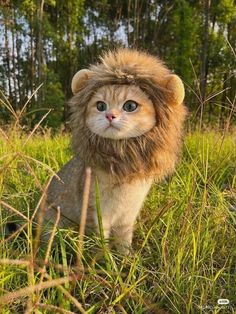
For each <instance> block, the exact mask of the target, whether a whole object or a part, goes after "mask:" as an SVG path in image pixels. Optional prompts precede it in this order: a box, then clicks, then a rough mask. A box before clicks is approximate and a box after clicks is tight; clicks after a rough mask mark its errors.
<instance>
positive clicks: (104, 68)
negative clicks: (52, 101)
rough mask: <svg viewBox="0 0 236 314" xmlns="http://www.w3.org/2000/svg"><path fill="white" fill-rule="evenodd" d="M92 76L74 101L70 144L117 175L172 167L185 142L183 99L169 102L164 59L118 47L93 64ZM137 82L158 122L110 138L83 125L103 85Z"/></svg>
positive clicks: (157, 173)
mask: <svg viewBox="0 0 236 314" xmlns="http://www.w3.org/2000/svg"><path fill="white" fill-rule="evenodd" d="M90 70H91V71H92V72H93V74H94V75H93V76H92V77H91V78H90V79H88V81H87V82H86V85H85V86H84V87H83V88H82V89H81V90H80V91H79V92H78V93H76V95H75V96H74V97H73V98H72V99H71V101H70V107H71V113H72V114H71V128H72V147H73V150H74V152H75V154H76V155H78V156H79V157H80V158H81V159H82V160H83V161H84V162H85V164H87V165H91V166H92V167H96V168H102V169H104V170H105V171H107V172H110V173H111V174H112V175H113V178H114V179H115V180H117V181H119V182H120V181H130V180H132V179H135V178H137V177H138V178H150V176H153V177H154V178H155V179H157V180H160V179H162V178H163V177H164V176H166V175H168V174H170V173H172V172H173V170H174V167H175V164H176V161H177V158H178V155H179V151H180V148H181V137H182V125H183V121H184V119H185V116H186V109H185V106H184V105H183V104H180V105H176V106H173V105H170V104H169V103H168V91H167V90H166V89H165V88H164V87H163V86H162V85H161V79H162V78H163V77H164V76H165V75H168V74H170V71H169V70H168V69H167V68H166V67H165V66H164V65H163V63H162V62H161V61H160V60H159V59H157V58H154V57H152V56H150V55H148V54H145V53H140V52H138V51H135V50H128V49H120V50H117V51H115V52H109V53H108V54H105V55H104V57H103V58H101V63H99V64H97V65H93V66H91V67H90ZM111 84H116V85H117V84H118V85H121V84H126V85H131V84H135V85H138V86H139V87H140V88H141V89H142V90H143V91H144V92H145V93H146V94H147V95H148V96H149V97H150V99H151V100H152V102H153V104H154V107H155V111H156V120H157V124H156V126H155V127H154V128H153V129H152V130H150V131H149V132H148V133H146V134H144V135H141V136H139V137H136V138H130V139H124V140H112V139H107V138H102V137H100V136H98V135H96V134H93V133H92V132H91V131H90V130H89V129H88V128H87V127H86V125H85V115H86V108H87V104H88V102H89V100H90V99H91V97H92V96H93V94H94V93H95V92H96V90H97V89H98V88H99V87H101V86H104V85H111Z"/></svg>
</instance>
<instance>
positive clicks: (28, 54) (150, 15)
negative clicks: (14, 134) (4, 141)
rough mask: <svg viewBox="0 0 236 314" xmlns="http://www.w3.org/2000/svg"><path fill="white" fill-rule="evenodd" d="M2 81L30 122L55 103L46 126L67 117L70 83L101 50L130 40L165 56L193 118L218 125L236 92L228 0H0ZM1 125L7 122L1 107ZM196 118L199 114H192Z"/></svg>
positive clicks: (233, 12)
mask: <svg viewBox="0 0 236 314" xmlns="http://www.w3.org/2000/svg"><path fill="white" fill-rule="evenodd" d="M0 4H1V8H0V87H1V90H2V91H3V93H4V94H5V95H6V96H7V97H8V99H9V101H10V103H11V104H12V106H13V108H14V110H16V111H18V112H20V110H21V109H22V108H23V106H24V104H25V103H26V101H27V100H28V98H29V97H30V96H31V95H32V94H33V93H34V91H35V90H36V88H37V87H38V86H39V85H40V84H41V83H43V86H42V87H41V88H40V89H39V91H38V92H37V93H35V94H34V95H33V97H32V99H31V101H30V106H28V107H27V114H26V115H24V119H25V122H27V123H28V125H30V126H32V125H34V124H35V123H36V122H38V121H39V120H40V119H41V118H42V117H43V116H44V115H45V114H46V113H47V111H48V110H49V109H50V108H52V109H53V110H52V112H51V113H50V114H49V115H48V117H47V119H46V121H47V122H45V123H46V124H47V125H48V126H50V127H57V126H60V125H61V124H62V123H64V122H65V121H66V118H67V116H68V108H67V105H66V101H67V100H68V98H69V97H71V90H70V82H71V78H72V77H73V74H74V73H75V72H76V71H77V70H78V69H80V68H83V67H86V66H88V65H89V64H90V63H92V62H94V61H96V60H97V57H98V55H99V54H100V53H101V51H103V50H104V49H109V48H113V47H117V46H118V45H121V46H128V47H136V48H141V49H143V50H147V51H149V52H150V53H152V54H154V55H158V56H160V57H161V58H163V59H164V60H165V62H166V63H167V65H168V66H169V67H170V68H171V69H174V70H175V72H176V73H177V74H179V75H180V76H181V77H182V79H183V80H184V82H185V84H186V89H187V97H186V103H187V105H188V107H190V109H191V111H192V112H193V113H194V116H195V117H197V118H199V119H201V120H203V121H204V122H206V123H209V122H214V123H218V124H219V126H221V127H223V126H224V124H225V123H226V122H227V119H228V117H229V115H231V113H232V110H233V107H234V102H235V92H236V69H235V60H236V58H235V55H234V51H235V50H236V4H235V1H233V0H202V1H193V0H190V1H186V0H176V1H168V0H166V1H165V0H162V1H159V0H145V1H144V0H93V1H88V0H87V1H86V0H68V1H63V0H23V1H1V2H0ZM0 121H1V123H9V122H10V115H9V111H8V110H7V108H6V107H4V106H1V107H0ZM195 121H196V119H195Z"/></svg>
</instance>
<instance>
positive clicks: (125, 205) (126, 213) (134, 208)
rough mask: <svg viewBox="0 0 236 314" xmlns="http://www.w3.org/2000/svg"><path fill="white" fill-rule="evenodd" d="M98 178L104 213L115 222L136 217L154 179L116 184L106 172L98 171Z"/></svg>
mask: <svg viewBox="0 0 236 314" xmlns="http://www.w3.org/2000/svg"><path fill="white" fill-rule="evenodd" d="M97 179H98V184H99V192H100V203H101V204H100V205H101V208H102V214H103V216H106V217H107V218H108V219H109V220H110V221H111V222H114V224H116V223H118V222H119V221H121V220H122V221H124V220H126V219H127V220H129V219H131V217H133V218H134V219H135V218H136V216H137V214H138V212H139V210H140V208H141V206H142V204H143V201H144V199H145V197H146V195H147V193H148V191H149V189H150V187H151V185H152V181H153V180H152V179H149V180H135V181H132V182H131V183H123V184H115V185H114V184H112V183H111V180H110V178H109V175H107V174H106V173H104V172H98V173H97Z"/></svg>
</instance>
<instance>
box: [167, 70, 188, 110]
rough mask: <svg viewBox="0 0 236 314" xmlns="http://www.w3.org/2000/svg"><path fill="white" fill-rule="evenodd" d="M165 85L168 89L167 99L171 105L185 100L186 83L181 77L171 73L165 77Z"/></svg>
mask: <svg viewBox="0 0 236 314" xmlns="http://www.w3.org/2000/svg"><path fill="white" fill-rule="evenodd" d="M163 87H164V88H165V89H167V95H166V96H167V99H168V101H169V103H170V104H171V105H174V106H175V105H180V104H182V102H183V100H184V95H185V92H184V84H183V82H182V81H181V79H180V78H179V77H178V76H177V75H175V74H170V75H167V76H166V77H165V78H164V81H163Z"/></svg>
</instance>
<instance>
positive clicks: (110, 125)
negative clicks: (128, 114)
mask: <svg viewBox="0 0 236 314" xmlns="http://www.w3.org/2000/svg"><path fill="white" fill-rule="evenodd" d="M108 129H116V130H120V129H119V128H118V127H117V126H115V125H113V124H109V125H108V126H107V127H106V128H105V131H106V130H108Z"/></svg>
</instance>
